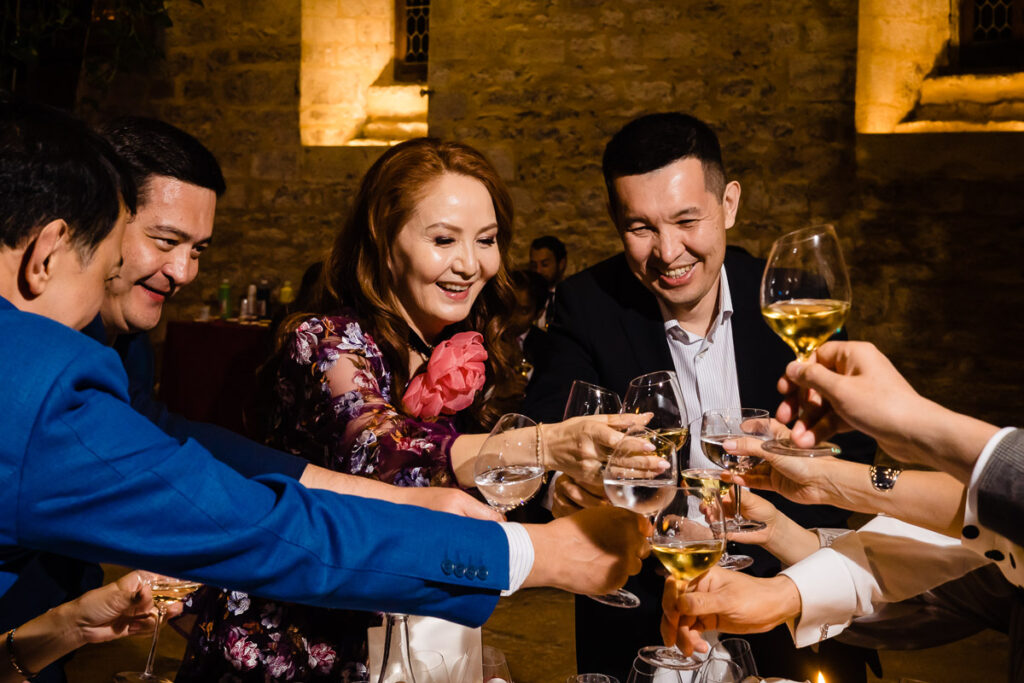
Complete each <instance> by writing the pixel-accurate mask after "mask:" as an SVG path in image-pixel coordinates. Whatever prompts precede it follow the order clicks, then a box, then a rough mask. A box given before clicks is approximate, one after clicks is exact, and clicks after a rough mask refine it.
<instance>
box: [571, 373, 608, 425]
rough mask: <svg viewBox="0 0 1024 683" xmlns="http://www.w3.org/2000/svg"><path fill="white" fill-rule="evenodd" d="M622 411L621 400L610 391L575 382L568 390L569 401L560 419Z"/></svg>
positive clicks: (582, 382) (588, 383)
mask: <svg viewBox="0 0 1024 683" xmlns="http://www.w3.org/2000/svg"><path fill="white" fill-rule="evenodd" d="M621 410H622V400H621V399H620V398H619V395H618V394H616V393H615V392H614V391H612V390H611V389H605V388H604V387H599V386H597V385H596V384H591V383H590V382H584V381H583V380H579V379H578V380H576V381H574V382H573V383H572V388H571V389H570V390H569V400H567V401H566V402H565V412H563V413H562V419H563V420H568V419H569V418H570V417H579V416H581V415H602V414H606V413H618V412H620V411H621Z"/></svg>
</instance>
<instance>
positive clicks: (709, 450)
mask: <svg viewBox="0 0 1024 683" xmlns="http://www.w3.org/2000/svg"><path fill="white" fill-rule="evenodd" d="M771 437H772V431H771V423H770V420H769V419H768V411H767V410H760V409H759V408H715V409H713V410H706V411H704V416H703V418H702V419H701V424H700V447H701V449H702V450H703V451H704V455H706V456H707V457H708V460H710V461H711V462H713V463H715V464H716V465H718V466H719V467H721V468H723V469H727V470H729V471H730V472H733V473H735V474H745V473H747V472H749V471H750V470H751V469H753V468H754V467H756V466H757V465H758V464H759V463H761V461H762V458H759V457H757V456H756V455H746V454H743V455H740V454H735V453H729V452H728V451H726V450H725V447H724V446H723V445H722V443H723V442H725V441H729V440H737V441H738V440H741V439H757V440H758V441H767V440H768V439H770V438H771ZM742 493H743V488H742V487H741V486H740V485H739V484H735V485H733V505H734V507H735V512H734V514H733V517H732V519H730V520H729V531H758V530H759V529H763V528H764V527H765V524H764V522H758V521H755V520H752V519H746V518H744V517H743V515H742V514H740V496H741V495H742Z"/></svg>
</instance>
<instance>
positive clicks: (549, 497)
mask: <svg viewBox="0 0 1024 683" xmlns="http://www.w3.org/2000/svg"><path fill="white" fill-rule="evenodd" d="M560 476H562V473H561V472H559V471H558V470H555V471H554V472H552V473H551V479H550V480H548V487H547V489H545V491H544V500H542V501H541V502H540V504H541V505H542V506H543V507H544V509H545V510H547V511H548V512H551V509H552V508H553V507H555V482H557V481H558V478H559V477H560Z"/></svg>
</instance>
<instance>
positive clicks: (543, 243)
mask: <svg viewBox="0 0 1024 683" xmlns="http://www.w3.org/2000/svg"><path fill="white" fill-rule="evenodd" d="M534 249H550V250H551V253H552V254H554V255H555V260H556V261H564V260H565V257H566V252H565V245H564V244H563V243H562V240H560V239H558V238H557V237H555V236H554V235H544V236H543V237H538V238H537V239H535V240H534V241H532V242H530V251H533V250H534Z"/></svg>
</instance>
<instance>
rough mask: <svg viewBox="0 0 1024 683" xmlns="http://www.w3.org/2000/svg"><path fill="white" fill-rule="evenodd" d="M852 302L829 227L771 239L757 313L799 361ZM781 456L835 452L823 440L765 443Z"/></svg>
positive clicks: (838, 324)
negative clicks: (805, 444)
mask: <svg viewBox="0 0 1024 683" xmlns="http://www.w3.org/2000/svg"><path fill="white" fill-rule="evenodd" d="M851 301H852V297H851V292H850V276H849V274H848V273H847V271H846V263H845V262H844V261H843V250H842V249H841V248H840V246H839V238H838V237H836V231H835V229H834V228H833V227H832V226H831V225H821V226H817V227H813V228H805V229H803V230H796V231H794V232H789V233H786V234H785V235H783V236H782V237H780V238H779V239H777V240H775V243H774V244H773V245H772V251H771V254H770V255H769V256H768V263H767V265H766V266H765V269H764V276H763V277H762V278H761V315H763V316H764V319H765V321H766V322H767V323H768V326H769V327H771V328H772V329H773V330H774V331H775V334H777V335H779V336H780V337H782V339H783V340H784V341H785V342H786V343H787V344H789V346H790V348H792V349H793V351H794V352H795V353H796V357H797V359H798V360H801V361H806V360H808V359H810V357H811V354H812V353H813V352H814V349H816V348H817V347H819V346H821V345H822V344H823V343H825V341H826V340H828V338H829V337H831V336H832V335H833V334H835V333H836V332H838V331H839V330H840V329H842V327H843V323H845V322H846V315H847V313H849V311H850V303H851ZM765 448H766V449H767V450H769V451H770V452H772V453H779V454H782V455H804V456H815V455H838V454H839V453H840V448H839V447H838V446H836V445H835V444H833V443H828V442H823V443H819V444H816V445H815V446H813V447H812V448H800V447H798V446H796V445H794V444H793V443H792V441H790V440H789V439H788V438H787V439H779V440H773V441H770V442H769V443H767V444H765Z"/></svg>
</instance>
